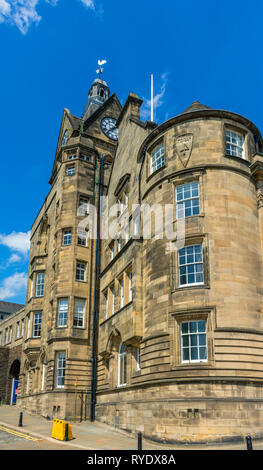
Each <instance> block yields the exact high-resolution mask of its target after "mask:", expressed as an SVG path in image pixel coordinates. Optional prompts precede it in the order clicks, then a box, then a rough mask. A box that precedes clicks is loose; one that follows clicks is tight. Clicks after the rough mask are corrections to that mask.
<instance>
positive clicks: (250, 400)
mask: <svg viewBox="0 0 263 470" xmlns="http://www.w3.org/2000/svg"><path fill="white" fill-rule="evenodd" d="M141 105H142V100H140V99H139V97H138V96H137V95H135V94H133V93H130V94H129V96H128V98H127V100H126V103H125V104H124V106H123V107H122V106H121V105H120V103H119V101H118V98H117V96H116V95H115V94H113V95H111V96H110V93H109V88H108V86H107V84H106V83H105V82H103V81H102V80H100V79H98V80H95V82H94V83H93V85H92V87H91V90H90V92H89V99H88V102H87V105H86V107H85V110H84V113H83V115H82V117H81V118H78V117H75V116H73V115H72V114H71V113H70V111H69V110H67V109H65V110H64V114H63V118H62V123H61V130H60V134H59V139H58V144H57V149H56V155H55V160H54V166H53V171H52V175H51V179H50V184H51V190H50V192H49V194H48V196H47V197H46V199H45V201H44V203H43V206H42V208H41V209H40V212H39V214H38V216H37V218H36V220H35V222H34V224H33V226H32V229H31V248H30V260H29V278H28V279H29V281H28V290H27V299H26V307H25V311H24V316H25V319H26V325H25V333H24V339H23V352H22V361H21V367H20V377H19V389H18V404H19V406H21V407H25V408H27V409H29V410H31V411H35V412H37V413H40V414H42V415H44V416H49V417H53V416H54V417H60V418H67V419H74V418H75V417H79V416H82V415H83V416H85V417H86V418H90V419H92V420H93V419H97V420H99V421H102V422H105V423H108V424H110V425H114V426H116V427H118V428H121V429H125V430H128V431H130V432H135V431H142V432H143V433H144V435H145V436H148V437H150V438H152V439H157V440H161V441H171V442H175V441H194V442H201V441H208V440H213V441H215V440H221V439H230V438H233V437H235V438H238V437H240V436H243V435H246V434H248V433H250V434H251V435H253V436H260V435H262V434H263V426H262V422H263V419H262V418H263V389H262V386H263V370H262V362H263V350H262V348H263V340H262V335H263V324H262V292H263V291H262V287H263V286H262V268H263V265H262V249H263V213H262V211H263V203H262V201H263V142H262V137H261V134H260V132H259V130H258V129H257V127H256V126H255V125H254V124H253V123H252V122H250V121H249V120H248V119H246V118H245V117H243V116H240V115H238V114H235V113H233V112H229V111H222V110H216V109H211V108H208V107H207V106H204V105H202V104H200V103H198V102H195V103H193V104H192V105H191V106H190V107H189V108H188V109H187V110H186V111H184V112H182V113H181V114H179V115H177V116H175V117H174V118H172V119H169V120H168V121H166V122H164V123H162V124H161V125H159V126H157V125H156V124H155V123H153V122H149V121H146V122H144V121H142V120H141V118H140V107H141ZM101 196H107V198H108V199H107V204H108V207H109V208H112V207H115V208H116V207H117V212H116V213H114V215H113V213H112V214H110V215H111V216H112V220H115V230H113V231H112V232H113V233H112V232H111V231H110V233H109V234H108V235H107V236H106V237H104V238H102V239H99V238H98V237H97V239H96V237H93V238H92V237H89V236H87V234H88V235H89V233H88V230H89V229H90V226H89V224H86V222H85V223H82V222H81V224H80V221H82V220H83V218H84V221H85V216H89V215H90V211H91V204H92V205H93V206H95V208H96V209H97V216H98V217H97V219H96V222H97V225H96V228H95V231H96V234H98V233H100V232H101V228H102V225H103V221H102V219H101V217H100V215H101V210H102V206H103V204H104V202H101V201H102V199H101ZM103 201H105V200H103ZM143 207H144V208H146V209H145V210H146V211H147V210H148V209H149V213H148V217H147V216H146V212H144V209H143ZM103 208H104V206H103ZM166 208H168V209H169V212H167V213H166ZM140 209H141V215H140V217H139V216H138V215H139V213H140ZM167 214H168V215H169V217H168V219H169V220H167V217H165V216H166V215H167ZM149 215H150V216H149ZM114 216H115V217H114ZM89 220H90V219H89ZM110 221H111V218H110ZM85 224H86V225H85ZM80 226H81V227H82V228H81V230H82V231H81V230H80ZM167 226H169V228H170V231H168V232H169V236H168V234H167V230H166V229H167ZM103 227H104V225H103ZM180 227H184V232H183V238H182V237H181V232H180V231H179V228H180ZM156 229H157V230H156ZM171 229H172V230H171ZM146 235H147V236H146ZM80 397H81V399H80ZM84 410H85V411H84Z"/></svg>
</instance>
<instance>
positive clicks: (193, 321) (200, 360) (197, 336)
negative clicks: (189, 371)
mask: <svg viewBox="0 0 263 470" xmlns="http://www.w3.org/2000/svg"><path fill="white" fill-rule="evenodd" d="M190 323H197V324H198V325H199V324H200V323H205V331H199V330H198V326H197V331H196V332H190V331H189V324H190ZM185 324H187V325H188V328H187V329H188V332H187V333H183V325H185ZM201 335H202V336H204V335H205V345H203V344H201V345H200V336H201ZM193 336H196V345H194V346H192V348H196V349H197V352H198V359H191V357H190V356H191V337H193ZM184 337H188V346H184V345H183V338H184ZM180 343H181V363H182V364H189V363H198V362H207V322H206V320H191V321H183V322H182V323H181V324H180ZM201 348H202V349H204V348H205V353H206V354H205V355H206V358H205V359H201V358H200V349H201ZM184 349H188V351H189V360H184V359H183V357H184V356H183V350H184Z"/></svg>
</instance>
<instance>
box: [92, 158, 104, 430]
mask: <svg viewBox="0 0 263 470" xmlns="http://www.w3.org/2000/svg"><path fill="white" fill-rule="evenodd" d="M97 158H98V163H99V180H98V191H97V235H96V252H95V278H94V282H95V285H94V301H93V325H92V374H91V403H90V421H95V406H96V390H97V342H98V312H99V281H100V248H101V247H100V244H101V241H100V198H101V196H102V194H103V176H104V168H103V163H104V162H103V158H102V157H101V155H100V154H98V155H97Z"/></svg>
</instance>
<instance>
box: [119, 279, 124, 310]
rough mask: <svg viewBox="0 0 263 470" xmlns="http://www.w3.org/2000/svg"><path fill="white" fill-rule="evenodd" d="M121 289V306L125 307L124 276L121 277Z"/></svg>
mask: <svg viewBox="0 0 263 470" xmlns="http://www.w3.org/2000/svg"><path fill="white" fill-rule="evenodd" d="M120 290H121V296H120V308H123V307H124V281H123V277H122V278H121V279H120Z"/></svg>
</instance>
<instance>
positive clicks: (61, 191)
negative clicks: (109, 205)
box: [18, 78, 122, 419]
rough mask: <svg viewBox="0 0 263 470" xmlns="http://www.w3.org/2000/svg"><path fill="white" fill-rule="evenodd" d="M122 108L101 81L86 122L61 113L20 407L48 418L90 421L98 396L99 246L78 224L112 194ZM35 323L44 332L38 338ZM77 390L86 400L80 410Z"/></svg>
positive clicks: (35, 231) (36, 251)
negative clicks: (109, 189) (95, 377)
mask: <svg viewBox="0 0 263 470" xmlns="http://www.w3.org/2000/svg"><path fill="white" fill-rule="evenodd" d="M121 110H122V106H121V104H120V102H119V100H118V98H117V96H116V94H115V93H113V94H112V95H110V90H109V87H108V85H107V83H106V82H105V81H103V80H101V79H100V78H97V79H96V80H94V82H93V84H92V86H91V88H90V91H89V97H88V102H87V104H86V107H85V111H84V113H83V115H82V116H81V117H78V116H75V115H73V114H72V113H71V112H70V110H69V109H67V108H65V109H64V111H63V115H62V121H61V127H60V133H59V136H58V141H57V147H56V151H55V158H54V164H53V168H52V173H51V178H50V180H49V183H50V185H51V189H50V191H49V193H48V195H47V197H46V199H45V202H44V204H43V205H42V207H41V209H40V211H39V213H38V215H37V217H36V220H35V221H34V223H33V226H32V231H31V245H30V261H29V277H28V289H27V298H26V307H25V315H26V325H27V332H28V337H27V341H25V342H24V344H23V357H22V361H21V370H23V376H22V379H21V380H20V389H19V400H18V402H19V406H22V407H25V408H27V409H28V410H29V411H35V412H37V413H39V414H41V415H43V416H52V417H54V418H59V419H63V418H66V419H75V418H76V416H78V417H80V416H83V417H84V416H86V418H87V417H88V415H89V410H90V400H91V399H93V398H92V397H93V395H94V394H93V395H92V391H94V390H95V386H94V380H92V377H93V375H94V373H95V371H96V364H94V363H93V357H94V353H93V350H95V347H96V344H95V343H94V339H93V336H94V335H95V333H96V326H97V310H98V274H99V265H98V261H97V260H98V259H99V258H98V249H99V243H96V241H95V240H93V239H92V238H91V237H89V236H88V227H86V228H85V230H84V229H83V230H82V231H81V230H79V224H80V222H81V221H82V220H85V217H87V215H88V211H89V203H91V204H92V205H94V206H95V207H98V204H99V201H100V196H102V195H103V194H105V192H106V190H107V187H108V182H109V178H110V173H111V168H112V163H113V161H114V158H115V153H116V148H117V138H118V133H117V128H116V122H117V119H118V118H119V116H120V113H121ZM94 266H97V269H96V270H95V268H94ZM40 280H41V282H42V289H41V290H39V288H38V286H39V282H40ZM35 312H38V317H37V316H36V313H35ZM37 319H38V321H39V322H41V333H39V334H38V335H37V336H36V335H35V329H34V328H35V327H34V325H35V323H36V321H37ZM94 332H95V333H94ZM95 339H96V338H95ZM76 384H78V385H76ZM76 387H77V388H76ZM76 390H77V391H78V397H79V396H81V400H80V399H78V402H77V404H76V406H75V402H74V399H73V397H74V394H75V392H76ZM84 402H85V407H84V406H83V403H84Z"/></svg>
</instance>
